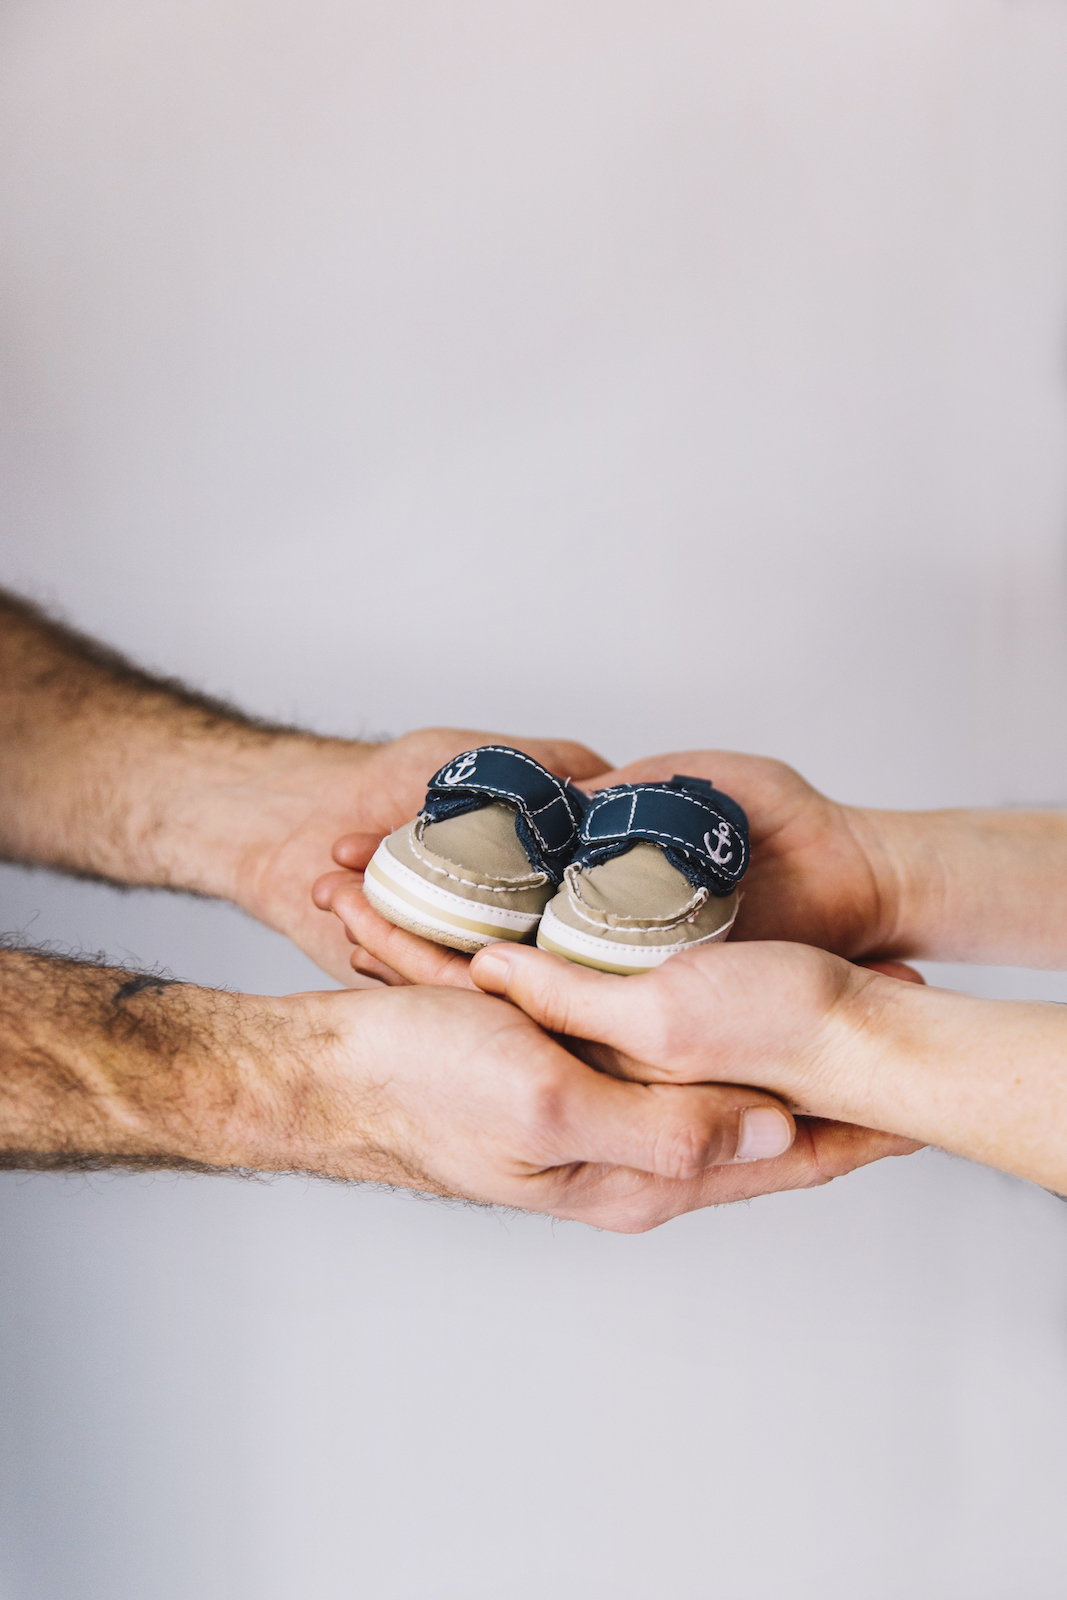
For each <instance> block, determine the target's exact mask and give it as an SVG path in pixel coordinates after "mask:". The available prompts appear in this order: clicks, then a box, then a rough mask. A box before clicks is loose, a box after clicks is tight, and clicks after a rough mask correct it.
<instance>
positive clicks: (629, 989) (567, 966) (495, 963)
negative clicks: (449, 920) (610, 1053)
mask: <svg viewBox="0 0 1067 1600" xmlns="http://www.w3.org/2000/svg"><path fill="white" fill-rule="evenodd" d="M470 976H471V978H472V979H473V980H474V983H475V984H476V985H477V987H478V988H479V989H484V990H485V992H486V993H487V994H498V995H501V996H502V997H503V998H504V999H506V1000H511V1001H512V1002H513V1003H514V1004H515V1005H517V1006H520V1007H521V1008H522V1010H523V1011H525V1012H526V1014H527V1016H530V1017H532V1018H533V1020H534V1021H535V1022H538V1023H540V1025H541V1027H542V1028H544V1029H545V1030H546V1031H547V1032H548V1033H562V1034H569V1035H571V1036H572V1037H574V1038H577V1039H595V1040H597V1041H599V1042H600V1043H601V1044H606V1045H611V1046H613V1047H614V1048H616V1049H620V1050H623V1049H629V1050H630V1051H632V1050H633V1048H634V1031H635V1029H641V1030H642V1031H643V1028H644V1026H645V1025H647V1022H648V1021H649V999H650V997H649V994H648V988H649V985H648V983H647V981H646V980H645V979H644V978H641V977H631V978H617V977H613V976H611V975H610V974H609V973H605V972H594V971H593V970H592V969H591V968H589V967H583V966H581V965H579V964H578V963H577V962H573V961H567V960H565V959H564V958H563V956H555V955H551V954H549V952H548V951H547V950H532V949H530V948H529V946H525V945H502V944H493V945H489V946H488V947H487V948H486V949H485V950H479V952H478V954H477V955H476V956H475V957H474V958H473V960H472V961H471V966H470Z"/></svg>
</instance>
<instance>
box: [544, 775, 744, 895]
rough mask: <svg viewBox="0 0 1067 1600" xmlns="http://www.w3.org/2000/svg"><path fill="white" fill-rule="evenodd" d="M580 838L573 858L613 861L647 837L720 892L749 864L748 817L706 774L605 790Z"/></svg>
mask: <svg viewBox="0 0 1067 1600" xmlns="http://www.w3.org/2000/svg"><path fill="white" fill-rule="evenodd" d="M581 840H582V842H581V844H580V846H579V849H578V854H577V856H576V857H575V860H576V861H577V863H578V864H579V865H581V866H594V865H596V864H598V863H599V862H602V861H609V860H611V859H612V858H613V857H615V856H618V855H622V854H623V853H624V852H625V851H627V850H629V849H631V848H632V847H633V845H634V844H636V843H637V841H638V840H644V841H646V842H647V843H649V844H655V845H658V846H659V847H660V849H661V850H663V852H664V854H665V855H666V857H667V859H668V861H670V863H671V865H672V866H674V867H676V868H677V869H678V871H679V872H681V873H682V874H683V875H684V876H685V878H686V879H687V880H688V881H689V883H691V884H693V885H694V887H701V886H703V887H706V888H709V889H711V890H712V892H713V893H715V894H720V895H723V894H729V893H731V891H732V890H733V889H735V888H736V887H737V885H738V883H739V882H740V881H741V879H742V878H743V877H744V875H745V870H746V868H747V867H748V819H747V817H746V816H745V813H744V812H743V811H742V809H741V807H740V806H739V805H738V804H737V802H736V801H735V800H731V799H730V797H729V796H728V795H724V794H720V793H719V791H718V790H717V789H715V788H713V787H712V785H711V784H710V783H708V781H707V780H706V779H704V778H687V777H677V776H676V777H674V778H672V779H671V781H670V782H669V783H638V784H620V785H618V787H616V788H614V789H603V790H601V791H600V793H599V794H595V795H594V796H593V798H592V801H591V802H590V806H589V809H588V811H587V812H586V815H585V818H584V820H583V822H582V831H581Z"/></svg>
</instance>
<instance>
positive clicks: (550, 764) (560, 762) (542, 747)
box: [483, 734, 611, 780]
mask: <svg viewBox="0 0 1067 1600" xmlns="http://www.w3.org/2000/svg"><path fill="white" fill-rule="evenodd" d="M483 737H486V736H483ZM499 738H500V741H501V742H504V743H506V744H509V745H510V746H511V747H512V749H513V750H522V751H524V752H525V754H526V755H528V756H533V758H534V760H535V761H540V763H541V765H542V766H543V767H547V768H548V770H549V772H554V773H555V774H556V776H557V778H574V779H576V780H577V779H579V778H580V779H585V780H588V779H590V778H597V777H599V776H600V775H601V773H604V772H610V771H611V762H610V761H605V760H604V758H603V756H598V755H597V753H596V751H595V750H589V749H587V748H586V746H585V745H584V744H575V743H574V741H573V740H571V739H517V738H515V737H514V736H513V735H512V734H502V735H500V736H499Z"/></svg>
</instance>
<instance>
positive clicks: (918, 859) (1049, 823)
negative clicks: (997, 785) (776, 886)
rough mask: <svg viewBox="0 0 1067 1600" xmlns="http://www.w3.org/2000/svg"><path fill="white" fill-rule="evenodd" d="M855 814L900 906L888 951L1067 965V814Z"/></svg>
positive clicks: (884, 889) (885, 892) (889, 894)
mask: <svg viewBox="0 0 1067 1600" xmlns="http://www.w3.org/2000/svg"><path fill="white" fill-rule="evenodd" d="M850 815H851V817H852V819H853V823H854V826H855V827H856V829H857V831H858V833H859V835H860V837H862V839H863V842H864V848H865V850H866V852H867V855H868V859H869V860H871V861H872V863H874V865H875V871H876V875H877V876H878V878H879V881H880V884H881V898H882V901H883V903H884V904H885V905H887V906H889V907H891V908H892V909H891V918H890V922H889V926H888V927H887V930H886V935H885V938H884V941H883V945H884V954H885V955H892V956H899V957H901V958H903V959H905V960H906V959H909V958H910V959H918V960H922V959H925V960H930V961H964V962H978V963H984V964H986V965H989V966H997V965H1002V966H1015V967H1027V966H1028V967H1048V968H1062V967H1067V812H1064V811H993V810H960V811H863V812H860V811H853V812H851V813H850Z"/></svg>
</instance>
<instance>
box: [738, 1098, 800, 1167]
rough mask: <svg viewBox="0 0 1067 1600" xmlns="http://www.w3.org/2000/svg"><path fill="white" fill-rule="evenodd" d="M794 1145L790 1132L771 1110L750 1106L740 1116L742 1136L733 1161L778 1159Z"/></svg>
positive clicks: (779, 1116) (778, 1113)
mask: <svg viewBox="0 0 1067 1600" xmlns="http://www.w3.org/2000/svg"><path fill="white" fill-rule="evenodd" d="M792 1143H793V1130H792V1128H791V1127H790V1126H789V1123H788V1121H787V1119H786V1118H785V1117H783V1115H782V1113H781V1112H780V1111H776V1110H775V1109H774V1107H773V1106H749V1108H748V1110H747V1111H742V1113H741V1132H740V1137H739V1138H738V1141H737V1154H736V1155H735V1156H734V1160H735V1161H767V1160H769V1159H770V1157H771V1156H780V1155H784V1153H785V1152H786V1151H787V1150H788V1149H789V1146H790V1145H791V1144H792Z"/></svg>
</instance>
